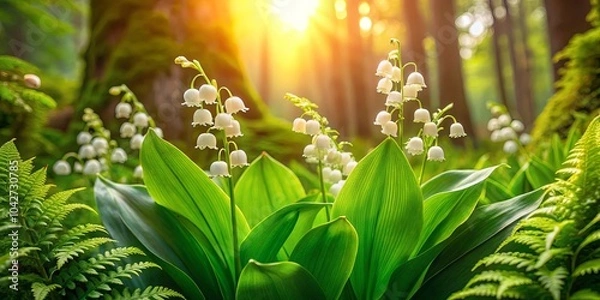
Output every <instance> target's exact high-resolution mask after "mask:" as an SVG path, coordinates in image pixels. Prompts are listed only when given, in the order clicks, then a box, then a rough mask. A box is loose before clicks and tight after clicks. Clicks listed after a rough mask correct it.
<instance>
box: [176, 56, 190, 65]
mask: <svg viewBox="0 0 600 300" xmlns="http://www.w3.org/2000/svg"><path fill="white" fill-rule="evenodd" d="M188 61H189V60H188V59H187V58H185V56H182V55H179V56H177V57H175V64H177V65H180V64H182V63H184V62H188Z"/></svg>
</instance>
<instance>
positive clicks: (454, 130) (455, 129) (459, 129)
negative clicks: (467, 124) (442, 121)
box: [450, 122, 467, 138]
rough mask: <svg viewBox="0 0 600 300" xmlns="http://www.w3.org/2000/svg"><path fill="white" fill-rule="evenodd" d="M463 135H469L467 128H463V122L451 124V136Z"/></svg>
mask: <svg viewBox="0 0 600 300" xmlns="http://www.w3.org/2000/svg"><path fill="white" fill-rule="evenodd" d="M463 136H467V134H466V133H465V129H464V128H463V126H462V124H460V123H458V122H456V123H453V124H452V125H450V137H451V138H459V137H463Z"/></svg>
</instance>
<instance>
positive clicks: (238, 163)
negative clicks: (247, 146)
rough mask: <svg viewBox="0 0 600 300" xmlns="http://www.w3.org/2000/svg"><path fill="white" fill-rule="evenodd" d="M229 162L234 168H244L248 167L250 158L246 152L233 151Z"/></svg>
mask: <svg viewBox="0 0 600 300" xmlns="http://www.w3.org/2000/svg"><path fill="white" fill-rule="evenodd" d="M229 161H230V162H231V167H232V168H235V167H240V168H243V167H245V166H247V165H248V157H247V156H246V152H244V150H234V151H231V153H230V154H229Z"/></svg>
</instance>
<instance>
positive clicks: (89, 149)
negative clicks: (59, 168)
mask: <svg viewBox="0 0 600 300" xmlns="http://www.w3.org/2000/svg"><path fill="white" fill-rule="evenodd" d="M94 157H96V149H95V148H94V146H92V145H90V144H87V145H83V146H81V147H80V148H79V158H81V159H90V158H94Z"/></svg>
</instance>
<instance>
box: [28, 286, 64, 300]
mask: <svg viewBox="0 0 600 300" xmlns="http://www.w3.org/2000/svg"><path fill="white" fill-rule="evenodd" d="M58 288H61V286H60V285H58V284H50V285H45V284H43V283H40V282H34V283H33V284H32V285H31V292H32V293H33V297H34V298H35V300H44V299H45V298H46V297H47V296H48V294H50V293H51V292H52V291H53V290H56V289H58Z"/></svg>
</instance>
